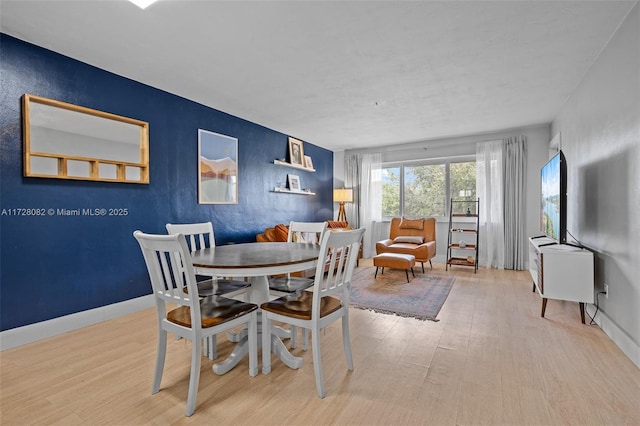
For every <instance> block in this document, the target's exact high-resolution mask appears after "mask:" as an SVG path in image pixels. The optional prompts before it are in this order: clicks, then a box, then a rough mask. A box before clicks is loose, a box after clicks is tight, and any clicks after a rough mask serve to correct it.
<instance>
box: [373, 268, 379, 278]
mask: <svg viewBox="0 0 640 426" xmlns="http://www.w3.org/2000/svg"><path fill="white" fill-rule="evenodd" d="M373 278H378V267H377V266H376V273H375V274H373Z"/></svg>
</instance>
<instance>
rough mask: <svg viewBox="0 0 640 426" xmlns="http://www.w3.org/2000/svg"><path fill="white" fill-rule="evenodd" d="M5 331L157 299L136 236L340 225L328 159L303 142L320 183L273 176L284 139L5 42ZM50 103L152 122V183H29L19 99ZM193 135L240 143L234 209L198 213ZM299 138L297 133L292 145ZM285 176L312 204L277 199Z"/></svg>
mask: <svg viewBox="0 0 640 426" xmlns="http://www.w3.org/2000/svg"><path fill="white" fill-rule="evenodd" d="M0 46H1V49H0V67H1V68H0V70H1V78H2V82H1V83H2V86H1V87H2V93H1V98H0V103H1V108H0V126H1V129H2V130H1V131H2V139H1V140H2V144H1V147H0V188H1V198H0V210H1V211H2V216H0V262H1V263H0V266H1V270H0V278H1V280H0V312H1V314H0V315H1V316H0V323H1V324H0V325H1V329H2V330H8V329H11V328H15V327H20V326H24V325H27V324H32V323H36V322H40V321H44V320H48V319H51V318H56V317H59V316H63V315H67V314H72V313H75V312H80V311H84V310H87V309H92V308H96V307H100V306H105V305H108V304H112V303H116V302H121V301H124V300H128V299H131V298H135V297H139V296H143V295H146V294H150V293H151V285H150V283H149V279H148V276H147V272H146V268H145V266H144V261H143V259H142V255H141V253H140V249H139V247H138V245H137V243H136V241H135V239H134V238H133V236H132V233H133V231H134V230H136V229H140V230H142V231H144V232H150V233H164V232H165V228H164V225H165V224H166V223H167V222H175V223H184V222H196V221H212V222H213V226H214V231H215V236H216V243H217V244H218V245H220V244H226V243H230V242H236V243H241V242H251V241H255V236H256V234H258V233H260V232H262V231H263V230H264V229H265V228H266V227H269V226H273V225H275V224H277V223H288V222H289V221H290V220H299V221H322V220H328V219H331V217H332V215H333V203H332V186H333V152H331V151H329V150H326V149H323V148H321V147H318V146H315V145H313V144H311V143H308V142H305V143H304V150H305V154H306V155H309V156H311V158H312V159H313V164H314V167H315V169H316V172H315V173H311V172H306V171H300V170H295V169H291V168H287V167H281V166H276V165H274V164H273V160H274V159H276V158H283V157H286V156H287V152H288V142H287V140H288V139H287V138H288V136H287V135H285V134H282V133H279V132H277V131H274V130H271V129H267V128H265V127H263V126H260V125H258V124H255V123H251V122H249V121H246V120H243V119H240V118H238V117H234V116H231V115H229V114H226V113H224V112H221V111H217V110H215V109H212V108H208V107H206V106H203V105H201V104H198V103H196V102H193V101H190V100H188V99H185V98H181V97H179V96H176V95H172V94H170V93H167V92H164V91H162V90H159V89H156V88H153V87H150V86H147V85H144V84H141V83H139V82H136V81H133V80H130V79H127V78H123V77H120V76H118V75H115V74H112V73H110V72H107V71H104V70H101V69H98V68H95V67H93V66H90V65H87V64H85V63H82V62H79V61H76V60H74V59H70V58H68V57H66V56H62V55H60V54H57V53H54V52H51V51H49V50H46V49H43V48H41V47H38V46H34V45H32V44H29V43H25V42H23V41H20V40H18V39H16V38H13V37H10V36H7V35H5V34H1V35H0ZM25 93H29V94H33V95H38V96H44V97H47V98H52V99H56V100H59V101H63V102H69V103H73V104H77V105H81V106H85V107H88V108H93V109H97V110H101V111H106V112H110V113H113V114H117V115H122V116H125V117H131V118H135V119H138V120H143V121H147V122H148V123H149V161H150V183H149V184H148V185H140V184H131V183H106V182H105V183H102V182H89V181H72V180H62V179H43V178H27V177H23V171H22V113H21V97H22V95H24V94H25ZM198 129H204V130H209V131H212V132H216V133H220V134H223V135H228V136H232V137H235V138H237V139H238V162H239V164H238V168H239V179H238V187H239V202H238V204H234V205H200V204H198V195H197V165H198ZM292 136H295V135H292ZM287 173H293V174H297V175H299V176H300V180H301V184H302V186H303V187H304V188H311V189H312V190H313V191H314V192H315V193H316V195H315V196H306V195H295V194H281V193H274V192H273V188H274V187H275V186H276V184H277V182H279V181H284V180H285V179H286V175H287ZM20 208H24V209H35V208H41V209H55V210H57V209H96V208H104V209H107V210H108V209H127V211H128V214H127V215H126V216H108V215H107V216H58V215H57V214H56V215H52V216H49V215H45V216H38V217H34V216H23V215H16V214H14V210H13V209H20Z"/></svg>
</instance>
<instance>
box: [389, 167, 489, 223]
mask: <svg viewBox="0 0 640 426" xmlns="http://www.w3.org/2000/svg"><path fill="white" fill-rule="evenodd" d="M468 162H473V163H475V162H476V156H475V155H460V156H454V157H439V158H423V159H420V160H404V161H389V162H384V163H382V164H381V168H382V169H385V168H392V167H397V168H399V169H400V179H399V181H400V183H399V184H400V191H399V193H400V195H399V196H400V212H399V213H398V217H403V216H404V215H405V211H404V175H405V170H404V168H405V166H409V167H415V166H429V165H434V164H435V165H442V164H444V166H445V202H444V204H445V207H444V215H443V216H433V217H435V218H436V221H443V220H449V209H450V207H451V205H450V203H449V202H448V200H450V199H451V163H468ZM392 217H395V216H382V220H383V221H390V220H391V218H392Z"/></svg>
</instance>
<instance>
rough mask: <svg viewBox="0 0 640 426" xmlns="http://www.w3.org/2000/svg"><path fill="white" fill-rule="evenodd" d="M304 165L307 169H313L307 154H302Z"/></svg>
mask: <svg viewBox="0 0 640 426" xmlns="http://www.w3.org/2000/svg"><path fill="white" fill-rule="evenodd" d="M304 166H305V167H306V168H307V169H313V161H311V157H309V156H308V155H305V156H304Z"/></svg>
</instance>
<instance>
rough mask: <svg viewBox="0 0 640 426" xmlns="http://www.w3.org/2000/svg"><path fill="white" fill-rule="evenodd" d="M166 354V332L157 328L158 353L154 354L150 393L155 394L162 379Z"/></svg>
mask: <svg viewBox="0 0 640 426" xmlns="http://www.w3.org/2000/svg"><path fill="white" fill-rule="evenodd" d="M166 355H167V332H166V330H159V333H158V353H157V354H156V371H155V374H154V375H153V385H152V386H151V394H152V395H153V394H156V393H158V391H159V390H160V382H161V381H162V371H163V370H164V360H165V358H166Z"/></svg>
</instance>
